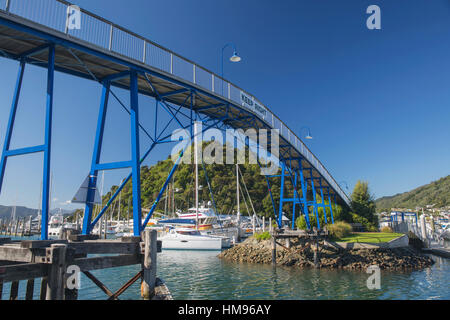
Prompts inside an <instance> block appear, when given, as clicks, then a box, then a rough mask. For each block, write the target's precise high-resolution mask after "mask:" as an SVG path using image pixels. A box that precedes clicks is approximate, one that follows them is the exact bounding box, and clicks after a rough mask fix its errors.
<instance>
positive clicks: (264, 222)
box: [262, 216, 266, 232]
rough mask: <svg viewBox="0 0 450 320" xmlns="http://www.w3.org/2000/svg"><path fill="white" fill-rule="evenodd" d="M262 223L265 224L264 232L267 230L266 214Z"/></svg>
mask: <svg viewBox="0 0 450 320" xmlns="http://www.w3.org/2000/svg"><path fill="white" fill-rule="evenodd" d="M262 224H263V230H262V231H263V232H266V217H265V216H263V222H262Z"/></svg>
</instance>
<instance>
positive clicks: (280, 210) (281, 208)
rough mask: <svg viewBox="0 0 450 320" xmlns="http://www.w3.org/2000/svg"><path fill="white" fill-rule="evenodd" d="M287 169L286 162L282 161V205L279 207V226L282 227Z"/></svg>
mask: <svg viewBox="0 0 450 320" xmlns="http://www.w3.org/2000/svg"><path fill="white" fill-rule="evenodd" d="M285 171H286V162H285V161H284V160H282V161H281V184H280V206H279V208H278V228H281V223H282V220H283V203H284V176H285Z"/></svg>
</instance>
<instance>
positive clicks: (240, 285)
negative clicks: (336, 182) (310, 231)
mask: <svg viewBox="0 0 450 320" xmlns="http://www.w3.org/2000/svg"><path fill="white" fill-rule="evenodd" d="M217 254H218V252H216V251H205V252H201V251H176V250H168V251H163V252H162V253H160V254H158V276H159V277H161V278H163V279H164V280H165V282H166V284H167V286H168V287H169V289H170V291H171V292H172V294H173V296H174V298H175V299H226V300H228V299H446V300H448V299H450V261H449V260H448V259H444V258H440V257H437V256H432V258H433V259H434V260H435V261H436V263H435V264H434V265H433V266H432V267H430V268H427V269H424V270H421V271H412V272H382V273H381V289H380V290H369V289H368V288H367V286H366V281H367V278H368V277H369V274H366V273H365V272H359V271H356V272H355V271H342V270H332V271H330V270H298V269H293V268H288V267H277V268H272V266H270V265H256V264H239V263H231V262H226V261H222V260H220V259H218V258H217ZM138 271H139V266H130V267H122V268H112V269H105V270H96V271H93V272H92V273H93V274H94V275H95V276H96V277H98V278H99V279H100V280H101V281H102V282H103V283H104V284H105V285H106V286H107V287H108V288H109V289H110V290H111V291H116V290H117V289H119V288H120V287H121V286H122V285H123V284H124V283H125V282H127V281H128V280H129V279H130V278H132V277H133V276H134V275H135V274H136V273H137V272H138ZM138 282H139V281H138ZM139 287H140V285H139V283H135V284H134V285H132V286H131V287H130V288H129V289H128V290H127V291H126V292H125V293H124V294H122V295H121V296H120V298H121V299H140V295H139V293H140V288H139ZM38 288H39V281H36V284H35V297H36V298H37V296H38ZM19 289H20V290H19V293H20V294H19V298H21V299H22V298H23V297H24V295H25V282H21V284H20V288H19ZM8 291H9V285H8V284H6V285H5V288H4V290H3V294H4V296H3V298H4V299H5V297H7V295H8ZM79 298H80V299H89V300H93V299H105V298H106V295H105V294H104V293H103V292H102V291H101V290H100V289H99V288H98V287H97V286H95V285H94V284H93V283H92V282H91V281H90V280H89V279H88V278H86V277H85V276H84V275H82V278H81V289H80V291H79Z"/></svg>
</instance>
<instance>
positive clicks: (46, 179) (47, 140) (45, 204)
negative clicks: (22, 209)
mask: <svg viewBox="0 0 450 320" xmlns="http://www.w3.org/2000/svg"><path fill="white" fill-rule="evenodd" d="M48 51H49V53H48V73H47V105H46V111H45V137H44V146H45V149H44V172H43V185H42V213H41V240H47V239H48V213H49V211H50V210H49V209H50V201H49V200H50V199H49V197H50V159H51V146H52V118H53V83H54V78H55V46H54V45H53V44H52V45H50V47H49V50H48Z"/></svg>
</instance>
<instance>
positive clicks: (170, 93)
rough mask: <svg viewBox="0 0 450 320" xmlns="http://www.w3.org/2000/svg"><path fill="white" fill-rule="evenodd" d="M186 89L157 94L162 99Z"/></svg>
mask: <svg viewBox="0 0 450 320" xmlns="http://www.w3.org/2000/svg"><path fill="white" fill-rule="evenodd" d="M188 91H189V90H188V89H180V90H175V91H171V92H165V93H161V94H159V97H160V98H161V99H162V98H166V97H170V96H173V95H175V94H179V93H185V92H188Z"/></svg>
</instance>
